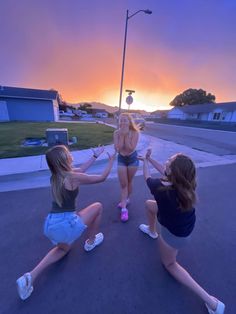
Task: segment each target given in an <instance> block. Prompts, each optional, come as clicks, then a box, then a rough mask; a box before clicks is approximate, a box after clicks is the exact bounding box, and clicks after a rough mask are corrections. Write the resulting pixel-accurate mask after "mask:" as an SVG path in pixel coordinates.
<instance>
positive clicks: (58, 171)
mask: <svg viewBox="0 0 236 314" xmlns="http://www.w3.org/2000/svg"><path fill="white" fill-rule="evenodd" d="M46 160H47V164H48V167H49V169H50V171H51V186H52V194H53V197H54V199H55V201H56V203H57V204H58V205H59V206H61V205H62V201H63V184H64V180H65V176H66V175H67V174H68V172H70V171H72V167H71V161H72V160H71V155H70V152H69V150H68V149H67V148H66V146H64V145H57V146H54V147H52V148H50V149H48V150H47V151H46Z"/></svg>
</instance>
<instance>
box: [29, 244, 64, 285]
mask: <svg viewBox="0 0 236 314" xmlns="http://www.w3.org/2000/svg"><path fill="white" fill-rule="evenodd" d="M69 251H70V245H68V244H64V243H60V244H58V245H57V246H56V247H54V248H53V249H52V250H51V251H49V252H48V254H47V255H46V256H45V257H44V258H43V259H42V260H41V261H40V262H39V264H38V265H37V266H36V267H35V268H34V269H33V270H32V271H31V272H30V274H31V277H32V283H33V282H34V281H35V279H36V278H37V277H38V276H39V275H40V274H41V273H42V272H43V271H44V270H45V269H46V268H47V267H48V266H49V265H51V264H53V263H55V262H57V261H59V260H60V259H62V258H63V257H64V256H65V255H66V254H67V253H68V252H69Z"/></svg>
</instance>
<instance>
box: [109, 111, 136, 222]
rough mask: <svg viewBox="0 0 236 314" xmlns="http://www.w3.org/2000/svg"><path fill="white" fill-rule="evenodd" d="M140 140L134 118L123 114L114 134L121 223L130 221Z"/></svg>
mask: <svg viewBox="0 0 236 314" xmlns="http://www.w3.org/2000/svg"><path fill="white" fill-rule="evenodd" d="M138 139H139V129H138V127H137V126H136V125H135V123H134V120H133V118H132V116H131V115H130V114H128V113H122V114H121V115H120V117H119V126H118V129H117V130H116V131H115V132H114V146H115V150H116V151H117V152H118V177H119V181H120V186H121V201H120V203H119V204H118V207H119V208H120V209H121V221H123V222H126V221H127V220H128V219H129V215H128V209H127V205H128V204H129V201H130V200H129V198H130V194H131V192H132V180H133V177H134V175H135V173H136V172H137V169H138V166H139V160H138V158H137V157H138V154H137V151H136V147H137V143H138Z"/></svg>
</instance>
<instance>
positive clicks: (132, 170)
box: [127, 167, 138, 198]
mask: <svg viewBox="0 0 236 314" xmlns="http://www.w3.org/2000/svg"><path fill="white" fill-rule="evenodd" d="M127 169H128V170H127V174H128V195H127V198H128V197H130V194H131V193H132V181H133V178H134V176H135V173H136V172H137V170H138V167H128V168H127Z"/></svg>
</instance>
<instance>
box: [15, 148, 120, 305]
mask: <svg viewBox="0 0 236 314" xmlns="http://www.w3.org/2000/svg"><path fill="white" fill-rule="evenodd" d="M103 151H104V148H103V147H100V148H97V149H94V150H93V156H92V157H91V158H90V159H89V160H88V161H87V162H85V163H84V164H82V165H81V167H80V168H73V166H72V162H73V157H72V155H71V153H70V152H69V150H68V149H67V148H66V146H64V145H58V146H54V147H52V148H50V149H49V150H48V151H47V153H46V160H47V163H48V166H49V169H50V171H51V188H52V196H53V202H52V208H51V211H50V213H49V214H48V216H47V218H46V221H45V225H44V234H45V235H46V236H47V237H48V238H49V240H51V242H52V243H53V244H54V248H53V249H52V250H51V251H49V252H48V254H47V255H46V256H45V257H44V258H43V259H42V260H41V262H40V263H39V264H38V265H37V266H36V267H35V268H34V269H32V270H31V271H30V272H27V273H25V274H24V275H23V276H21V277H20V278H18V279H17V281H16V284H17V289H18V293H19V296H20V298H21V299H22V300H25V299H27V298H28V297H29V296H30V295H31V293H32V292H33V284H34V281H35V280H36V278H37V277H38V276H39V275H40V274H41V273H42V271H44V269H45V268H46V267H48V266H49V265H51V264H53V263H55V262H57V261H58V260H60V259H61V258H63V257H64V256H65V255H66V254H67V253H68V252H69V251H70V249H71V245H72V243H73V242H74V241H75V240H76V239H78V238H79V237H80V236H81V234H82V233H83V231H84V230H85V229H86V228H87V227H88V239H87V240H86V241H85V244H84V249H85V251H91V250H92V249H94V248H95V247H96V246H98V245H99V244H101V243H102V241H103V238H104V236H103V234H102V233H101V232H99V233H97V231H98V228H99V224H100V220H101V215H102V204H101V203H98V202H96V203H93V204H91V205H89V206H88V207H86V208H84V209H82V210H80V211H78V210H77V208H76V198H77V196H78V193H79V186H80V185H81V184H93V183H98V182H102V181H105V179H106V178H107V176H108V175H109V173H110V170H111V168H112V164H113V161H114V158H115V154H114V155H112V156H110V155H108V156H109V163H108V165H107V167H106V168H105V170H104V171H103V173H102V174H101V175H87V174H85V171H86V170H87V169H88V168H89V167H90V166H91V165H92V164H93V163H94V161H95V160H96V159H97V158H98V157H99V155H100V154H101V153H102V152H103Z"/></svg>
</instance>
